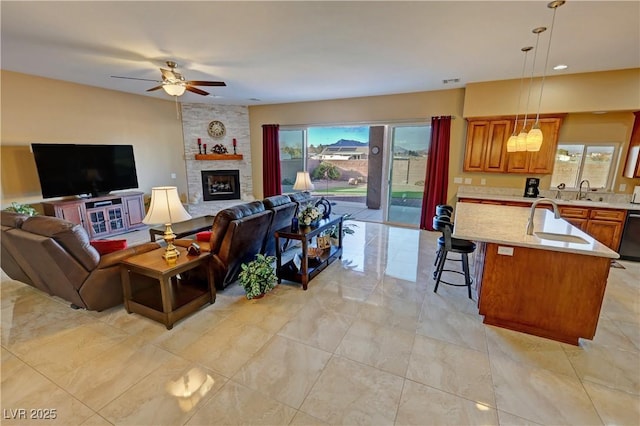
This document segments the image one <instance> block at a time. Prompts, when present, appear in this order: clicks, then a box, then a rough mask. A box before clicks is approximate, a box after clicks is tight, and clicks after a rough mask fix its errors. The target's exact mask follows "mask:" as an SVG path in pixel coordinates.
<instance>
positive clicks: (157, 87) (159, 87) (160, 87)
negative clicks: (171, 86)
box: [147, 84, 163, 92]
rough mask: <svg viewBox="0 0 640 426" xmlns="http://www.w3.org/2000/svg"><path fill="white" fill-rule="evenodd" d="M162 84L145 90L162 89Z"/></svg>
mask: <svg viewBox="0 0 640 426" xmlns="http://www.w3.org/2000/svg"><path fill="white" fill-rule="evenodd" d="M162 86H163V85H162V84H161V85H160V86H156V87H152V88H151V89H147V92H153V91H154V90H159V89H162Z"/></svg>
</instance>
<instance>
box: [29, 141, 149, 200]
mask: <svg viewBox="0 0 640 426" xmlns="http://www.w3.org/2000/svg"><path fill="white" fill-rule="evenodd" d="M31 148H32V150H33V156H34V157H35V160H36V169H37V170H38V179H39V180H40V187H41V188H42V196H43V197H44V198H53V197H64V196H69V195H80V196H92V197H97V196H100V195H106V194H108V193H109V192H111V191H116V190H121V189H132V188H137V187H138V176H137V174H136V161H135V158H134V156H133V146H131V145H76V144H46V143H33V144H31Z"/></svg>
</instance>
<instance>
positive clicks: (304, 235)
mask: <svg viewBox="0 0 640 426" xmlns="http://www.w3.org/2000/svg"><path fill="white" fill-rule="evenodd" d="M343 219H344V218H343V216H330V217H329V218H327V219H321V220H320V222H319V223H318V225H317V226H314V227H311V226H300V228H299V229H298V231H292V230H291V226H286V227H284V228H282V229H278V230H277V231H276V232H275V234H274V238H275V239H276V260H277V263H276V274H277V275H278V283H280V282H282V279H283V278H284V279H286V280H289V281H293V282H297V283H301V284H302V289H303V290H306V289H307V285H308V284H309V281H311V279H312V278H313V277H315V276H316V275H318V274H319V273H320V272H321V271H322V270H323V269H324V268H326V267H327V266H329V265H330V264H331V263H332V262H333V261H334V260H336V259H339V258H342V221H343ZM333 226H337V227H338V246H337V247H336V246H333V245H332V246H331V247H330V248H328V249H326V250H324V252H323V253H322V255H320V256H317V257H315V258H313V259H309V258H308V256H307V253H308V251H309V243H310V242H311V240H312V239H313V238H314V237H316V236H318V235H320V234H321V233H322V232H323V231H326V230H328V229H330V228H331V227H333ZM280 238H285V239H290V240H298V241H301V242H302V253H301V262H300V268H298V267H296V265H295V263H294V262H293V260H290V261H289V262H287V263H285V264H284V265H283V264H282V250H281V248H280Z"/></svg>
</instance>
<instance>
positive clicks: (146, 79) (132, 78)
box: [111, 75, 160, 83]
mask: <svg viewBox="0 0 640 426" xmlns="http://www.w3.org/2000/svg"><path fill="white" fill-rule="evenodd" d="M111 78H123V79H125V80H140V81H154V82H156V83H160V80H151V79H149V78H136V77H120V76H118V75H112V76H111Z"/></svg>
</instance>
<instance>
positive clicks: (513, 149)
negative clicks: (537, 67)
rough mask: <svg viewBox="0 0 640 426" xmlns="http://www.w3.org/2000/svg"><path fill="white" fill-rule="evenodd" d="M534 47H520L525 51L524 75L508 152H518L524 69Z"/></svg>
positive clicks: (522, 80)
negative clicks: (517, 142) (518, 129)
mask: <svg viewBox="0 0 640 426" xmlns="http://www.w3.org/2000/svg"><path fill="white" fill-rule="evenodd" d="M531 49H533V46H527V47H523V48H522V49H520V50H521V51H523V52H524V61H523V62H522V76H521V77H520V93H519V94H518V106H517V107H516V121H515V122H514V123H513V133H512V134H511V136H509V139H508V140H507V152H516V140H517V139H518V135H517V134H516V129H517V128H518V115H519V114H520V103H521V101H522V87H523V86H524V71H525V69H526V67H527V55H528V54H529V51H530V50H531Z"/></svg>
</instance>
